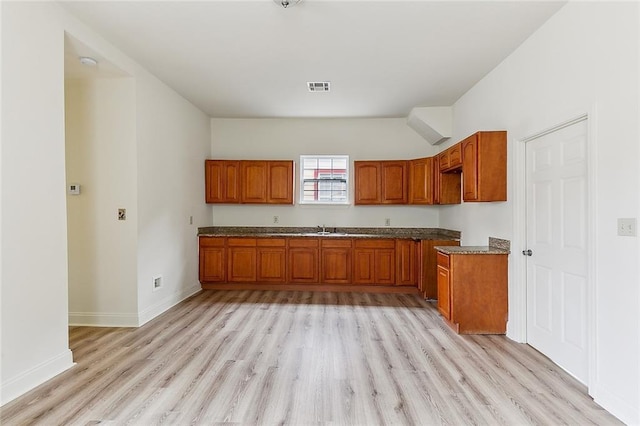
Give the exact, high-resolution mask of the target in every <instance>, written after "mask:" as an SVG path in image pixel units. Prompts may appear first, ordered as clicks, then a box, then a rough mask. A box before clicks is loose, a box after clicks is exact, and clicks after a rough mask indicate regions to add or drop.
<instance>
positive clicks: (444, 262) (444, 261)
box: [436, 252, 449, 269]
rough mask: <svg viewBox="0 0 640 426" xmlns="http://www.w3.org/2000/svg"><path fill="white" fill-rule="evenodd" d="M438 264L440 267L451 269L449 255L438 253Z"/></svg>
mask: <svg viewBox="0 0 640 426" xmlns="http://www.w3.org/2000/svg"><path fill="white" fill-rule="evenodd" d="M436 259H437V260H436V264H437V265H438V266H442V267H443V268H447V269H449V255H448V254H444V253H440V252H438V255H437V256H436Z"/></svg>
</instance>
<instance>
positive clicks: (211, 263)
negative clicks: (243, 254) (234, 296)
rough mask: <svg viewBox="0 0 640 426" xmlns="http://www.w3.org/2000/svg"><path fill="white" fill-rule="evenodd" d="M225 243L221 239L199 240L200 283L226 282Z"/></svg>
mask: <svg viewBox="0 0 640 426" xmlns="http://www.w3.org/2000/svg"><path fill="white" fill-rule="evenodd" d="M225 241H226V239H225V238H219V237H200V238H198V242H199V258H200V260H199V274H198V275H199V279H200V282H203V283H205V282H225V281H226V273H225V271H226V262H225V252H226V249H225Z"/></svg>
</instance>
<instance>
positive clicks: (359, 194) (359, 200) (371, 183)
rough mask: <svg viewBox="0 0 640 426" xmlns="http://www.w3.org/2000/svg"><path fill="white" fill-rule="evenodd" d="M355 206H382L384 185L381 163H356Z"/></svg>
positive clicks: (354, 169)
mask: <svg viewBox="0 0 640 426" xmlns="http://www.w3.org/2000/svg"><path fill="white" fill-rule="evenodd" d="M353 173H354V178H355V179H354V181H355V191H354V194H355V199H354V203H355V204H380V186H381V184H382V180H381V172H380V162H379V161H354V163H353Z"/></svg>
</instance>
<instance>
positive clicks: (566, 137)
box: [523, 119, 588, 384]
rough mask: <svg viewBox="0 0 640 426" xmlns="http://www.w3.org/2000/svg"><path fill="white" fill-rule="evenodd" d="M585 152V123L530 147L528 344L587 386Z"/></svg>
mask: <svg viewBox="0 0 640 426" xmlns="http://www.w3.org/2000/svg"><path fill="white" fill-rule="evenodd" d="M586 151H587V121H586V119H585V120H582V121H580V122H577V123H574V124H571V125H569V126H567V127H563V128H560V129H558V130H555V131H553V132H551V133H548V134H545V135H543V136H540V137H539V138H536V139H533V140H529V141H528V142H527V143H526V168H527V170H526V191H527V249H529V250H531V252H530V253H529V254H530V255H529V256H528V257H527V341H528V343H529V344H530V345H531V346H533V347H535V348H536V349H538V350H539V351H540V352H542V353H544V354H545V355H547V356H548V357H549V358H550V359H551V360H553V361H554V362H555V363H556V364H558V365H560V366H561V367H563V368H564V369H565V370H567V371H568V372H569V373H571V374H572V375H574V376H575V377H576V378H577V379H578V380H580V381H581V382H583V383H585V384H586V383H587V379H588V352H587V283H588V279H587V270H588V268H587V206H588V204H587V195H588V193H587V152H586ZM523 254H525V253H523ZM525 255H526V254H525Z"/></svg>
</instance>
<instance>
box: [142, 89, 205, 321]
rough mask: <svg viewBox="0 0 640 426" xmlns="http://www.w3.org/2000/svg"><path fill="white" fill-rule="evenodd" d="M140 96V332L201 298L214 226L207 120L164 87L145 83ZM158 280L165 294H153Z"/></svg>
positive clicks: (203, 115) (159, 292)
mask: <svg viewBox="0 0 640 426" xmlns="http://www.w3.org/2000/svg"><path fill="white" fill-rule="evenodd" d="M136 88H137V91H136V116H137V138H138V147H137V148H138V312H139V316H140V317H139V322H140V324H142V323H144V322H146V321H148V320H150V319H152V318H153V317H155V316H156V315H158V314H160V313H161V312H163V311H164V310H166V309H168V308H169V307H171V306H173V305H174V304H175V303H176V302H178V301H180V300H182V299H184V298H185V297H187V296H189V295H191V294H193V293H194V292H197V291H199V290H200V282H199V281H198V238H197V233H198V227H199V226H209V225H210V224H211V208H210V207H209V206H207V205H206V204H205V202H204V160H205V159H206V158H208V156H209V154H210V151H211V145H210V140H211V134H210V123H209V117H208V116H207V115H205V114H204V113H202V112H201V111H200V110H198V109H196V108H195V107H194V106H193V105H192V104H190V103H188V102H187V101H186V100H184V99H183V98H181V97H180V96H178V95H177V94H176V93H175V92H174V91H173V90H170V89H169V88H167V87H166V86H165V85H164V84H163V83H162V82H160V81H159V80H157V79H155V78H144V79H143V78H140V79H138V80H137V84H136ZM190 216H193V224H190V223H189V217H190ZM156 276H161V277H162V282H163V287H162V288H161V289H160V290H158V291H155V292H154V291H153V286H152V283H153V278H154V277H156Z"/></svg>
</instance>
